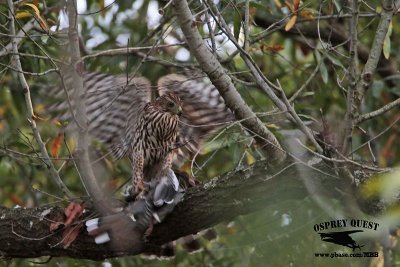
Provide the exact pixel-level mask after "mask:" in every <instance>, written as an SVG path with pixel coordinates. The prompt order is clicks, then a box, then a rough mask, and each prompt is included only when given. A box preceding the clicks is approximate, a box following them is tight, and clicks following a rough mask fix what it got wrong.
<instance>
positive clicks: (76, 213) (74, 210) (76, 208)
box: [64, 202, 83, 226]
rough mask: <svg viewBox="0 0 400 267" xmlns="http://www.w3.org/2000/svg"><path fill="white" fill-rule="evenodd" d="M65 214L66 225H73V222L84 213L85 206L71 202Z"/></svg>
mask: <svg viewBox="0 0 400 267" xmlns="http://www.w3.org/2000/svg"><path fill="white" fill-rule="evenodd" d="M64 214H65V216H66V219H65V221H64V223H65V225H66V226H69V225H71V224H72V223H74V222H76V221H79V220H80V218H81V217H82V214H83V206H82V205H81V204H78V203H74V202H71V203H69V205H68V207H66V208H65V210H64Z"/></svg>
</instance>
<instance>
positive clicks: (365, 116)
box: [354, 98, 400, 125]
mask: <svg viewBox="0 0 400 267" xmlns="http://www.w3.org/2000/svg"><path fill="white" fill-rule="evenodd" d="M399 105H400V98H397V99H396V100H394V101H393V102H390V103H389V104H386V105H384V106H383V107H381V108H380V109H377V110H375V111H372V112H369V113H366V114H363V115H360V116H358V118H356V119H355V120H354V125H357V124H360V123H362V122H364V121H366V120H370V119H372V118H375V117H377V116H379V115H382V114H383V113H385V112H387V111H389V110H391V109H392V108H395V107H397V106H399Z"/></svg>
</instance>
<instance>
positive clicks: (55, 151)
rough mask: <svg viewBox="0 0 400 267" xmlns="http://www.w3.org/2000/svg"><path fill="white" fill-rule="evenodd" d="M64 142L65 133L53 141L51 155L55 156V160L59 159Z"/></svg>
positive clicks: (59, 134)
mask: <svg viewBox="0 0 400 267" xmlns="http://www.w3.org/2000/svg"><path fill="white" fill-rule="evenodd" d="M63 141H64V133H62V132H60V133H58V134H57V136H56V137H55V138H54V139H53V141H51V143H50V153H51V155H52V156H53V158H56V159H57V158H58V155H59V154H60V150H61V146H62V143H63Z"/></svg>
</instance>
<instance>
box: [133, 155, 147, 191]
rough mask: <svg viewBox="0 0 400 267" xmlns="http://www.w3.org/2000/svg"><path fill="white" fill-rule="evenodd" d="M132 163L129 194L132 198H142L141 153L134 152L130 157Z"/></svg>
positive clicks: (142, 159) (142, 162) (142, 161)
mask: <svg viewBox="0 0 400 267" xmlns="http://www.w3.org/2000/svg"><path fill="white" fill-rule="evenodd" d="M131 163H132V188H131V192H130V195H131V197H132V198H135V197H136V198H143V197H144V193H145V192H144V191H145V186H144V181H143V178H144V177H143V164H144V158H143V153H140V152H135V153H133V155H132V158H131Z"/></svg>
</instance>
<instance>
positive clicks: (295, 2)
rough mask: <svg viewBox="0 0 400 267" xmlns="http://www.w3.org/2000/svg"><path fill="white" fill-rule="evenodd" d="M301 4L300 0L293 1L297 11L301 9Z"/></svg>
mask: <svg viewBox="0 0 400 267" xmlns="http://www.w3.org/2000/svg"><path fill="white" fill-rule="evenodd" d="M299 6H300V0H294V1H293V7H294V8H293V9H294V11H295V12H296V11H297V10H299Z"/></svg>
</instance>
